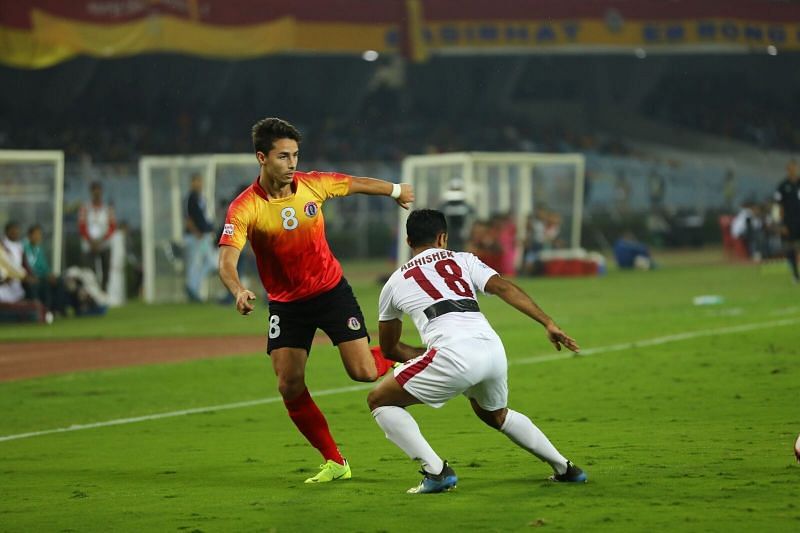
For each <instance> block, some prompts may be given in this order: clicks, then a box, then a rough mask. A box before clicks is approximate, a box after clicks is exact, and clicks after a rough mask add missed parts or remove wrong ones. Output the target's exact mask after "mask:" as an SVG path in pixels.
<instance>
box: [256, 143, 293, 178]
mask: <svg viewBox="0 0 800 533" xmlns="http://www.w3.org/2000/svg"><path fill="white" fill-rule="evenodd" d="M258 155H259V157H258V160H259V162H260V163H261V164H262V166H263V168H264V171H265V172H266V176H267V178H269V179H270V181H272V182H273V183H275V184H277V185H278V186H284V185H289V184H290V183H292V179H293V178H294V171H295V170H297V159H298V157H299V155H300V152H299V150H298V149H297V141H295V140H294V139H278V140H276V141H275V142H274V143H273V144H272V150H270V151H269V152H268V153H267V154H262V153H261V152H258ZM262 156H263V157H262Z"/></svg>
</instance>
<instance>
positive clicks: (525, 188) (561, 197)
mask: <svg viewBox="0 0 800 533" xmlns="http://www.w3.org/2000/svg"><path fill="white" fill-rule="evenodd" d="M585 166H586V163H585V158H584V156H583V154H537V153H512V152H509V153H503V152H465V153H449V154H435V155H421V156H410V157H407V158H405V160H404V161H403V173H402V181H403V182H405V183H410V184H412V185H413V186H414V191H415V195H416V201H415V202H414V206H413V207H414V209H422V208H430V209H441V208H442V207H443V206H444V205H445V203H446V202H447V201H448V199H449V198H452V191H453V190H454V189H456V188H458V189H459V190H460V193H461V195H462V196H463V201H464V203H465V204H466V205H468V206H469V207H470V211H471V212H472V215H473V216H472V218H474V219H476V220H488V219H489V218H490V217H491V216H493V215H496V214H500V215H510V216H511V219H512V220H513V221H514V223H515V226H516V242H517V246H518V247H520V246H521V243H522V241H523V239H524V238H525V234H526V227H527V225H528V221H529V217H531V216H535V215H536V214H537V212H540V211H542V212H543V211H547V212H548V213H556V214H558V215H559V216H560V220H561V235H560V238H561V239H562V240H563V241H564V242H565V243H566V244H567V245H568V246H569V247H570V248H579V247H580V243H581V223H582V218H583V187H584V178H585V176H584V173H585ZM407 218H408V211H405V210H400V216H399V225H398V239H397V241H398V242H397V258H398V264H402V263H404V262H405V261H407V260H408V259H409V255H410V252H411V250H410V249H409V248H408V245H407V244H406V242H405V223H406V220H407ZM518 251H519V250H518Z"/></svg>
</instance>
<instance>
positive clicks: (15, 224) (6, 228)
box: [3, 220, 19, 233]
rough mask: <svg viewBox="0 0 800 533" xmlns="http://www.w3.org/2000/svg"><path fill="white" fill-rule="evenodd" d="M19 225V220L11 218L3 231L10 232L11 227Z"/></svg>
mask: <svg viewBox="0 0 800 533" xmlns="http://www.w3.org/2000/svg"><path fill="white" fill-rule="evenodd" d="M18 227H19V222H17V221H16V220H9V221H8V222H6V227H5V228H3V231H5V232H6V233H8V232H9V231H11V228H18Z"/></svg>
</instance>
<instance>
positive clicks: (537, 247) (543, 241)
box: [522, 208, 565, 275]
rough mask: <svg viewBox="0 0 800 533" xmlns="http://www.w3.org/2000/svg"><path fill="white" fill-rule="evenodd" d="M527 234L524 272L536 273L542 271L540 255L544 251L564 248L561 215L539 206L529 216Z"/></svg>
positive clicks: (523, 259) (528, 273)
mask: <svg viewBox="0 0 800 533" xmlns="http://www.w3.org/2000/svg"><path fill="white" fill-rule="evenodd" d="M526 231H527V234H526V236H525V245H524V252H523V258H522V273H523V274H525V275H536V274H539V273H540V271H541V264H540V263H541V262H540V260H539V255H540V254H541V252H543V251H547V250H554V249H556V248H563V247H564V246H565V243H564V241H563V240H562V239H561V238H560V236H559V235H560V234H561V215H559V214H558V213H556V212H554V211H550V210H548V209H545V208H539V209H537V210H536V213H535V214H532V215H530V216H528V222H527V229H526Z"/></svg>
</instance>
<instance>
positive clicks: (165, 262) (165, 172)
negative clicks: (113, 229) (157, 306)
mask: <svg viewBox="0 0 800 533" xmlns="http://www.w3.org/2000/svg"><path fill="white" fill-rule="evenodd" d="M195 174H199V175H200V176H202V178H203V196H204V198H205V200H206V210H207V213H206V214H207V216H208V217H209V218H210V219H211V220H212V221H215V220H216V218H217V214H218V213H217V203H218V202H219V201H221V200H225V201H226V202H230V200H232V199H233V197H234V196H235V195H236V194H238V192H240V191H239V189H240V188H241V186H242V185H244V184H247V185H249V184H250V183H252V181H253V179H255V176H257V175H258V161H257V160H256V157H255V155H254V154H252V153H248V154H210V155H196V156H180V155H165V156H143V157H141V158H140V159H139V188H140V195H141V216H142V270H143V280H142V285H143V297H144V301H145V302H147V303H155V302H175V301H181V300H183V299H184V298H185V294H184V283H185V271H184V269H185V265H184V264H183V260H182V256H181V253H180V251H181V250H182V244H183V236H184V230H185V216H186V198H187V196H188V194H189V185H190V182H191V178H192V176H193V175H195Z"/></svg>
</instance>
